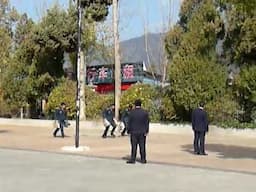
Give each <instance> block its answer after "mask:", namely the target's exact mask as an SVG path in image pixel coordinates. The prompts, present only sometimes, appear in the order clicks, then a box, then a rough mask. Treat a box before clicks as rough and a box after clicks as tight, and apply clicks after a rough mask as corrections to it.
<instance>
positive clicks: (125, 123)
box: [121, 105, 132, 136]
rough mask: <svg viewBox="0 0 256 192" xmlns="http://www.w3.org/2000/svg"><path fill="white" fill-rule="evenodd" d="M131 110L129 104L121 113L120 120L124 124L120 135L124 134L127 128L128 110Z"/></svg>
mask: <svg viewBox="0 0 256 192" xmlns="http://www.w3.org/2000/svg"><path fill="white" fill-rule="evenodd" d="M131 110H132V105H129V106H128V107H127V108H126V109H125V110H124V111H123V113H122V115H121V121H122V122H123V124H124V129H123V131H122V133H121V135H122V136H125V133H126V131H127V128H128V122H129V115H130V112H131Z"/></svg>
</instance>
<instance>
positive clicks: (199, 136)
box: [192, 102, 208, 155]
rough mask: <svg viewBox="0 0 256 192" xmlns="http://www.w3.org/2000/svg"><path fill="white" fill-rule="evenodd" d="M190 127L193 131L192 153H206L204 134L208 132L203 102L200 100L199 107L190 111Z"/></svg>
mask: <svg viewBox="0 0 256 192" xmlns="http://www.w3.org/2000/svg"><path fill="white" fill-rule="evenodd" d="M192 129H193V131H194V153H195V154H197V155H207V154H206V153H205V147H204V146H205V134H206V132H208V119H207V113H206V111H205V110H204V103H203V102H200V103H199V107H198V108H197V109H195V110H194V111H193V112H192Z"/></svg>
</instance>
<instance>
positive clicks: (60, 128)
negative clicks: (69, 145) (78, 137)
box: [53, 121, 65, 137]
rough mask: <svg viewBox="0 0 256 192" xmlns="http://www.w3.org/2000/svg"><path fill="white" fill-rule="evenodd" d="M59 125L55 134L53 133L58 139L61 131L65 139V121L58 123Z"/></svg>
mask: <svg viewBox="0 0 256 192" xmlns="http://www.w3.org/2000/svg"><path fill="white" fill-rule="evenodd" d="M58 123H59V127H57V128H56V129H55V130H54V132H53V135H54V136H55V137H56V135H57V133H58V131H59V130H60V131H61V136H62V137H64V123H65V122H64V121H58Z"/></svg>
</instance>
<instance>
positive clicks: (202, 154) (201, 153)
mask: <svg viewBox="0 0 256 192" xmlns="http://www.w3.org/2000/svg"><path fill="white" fill-rule="evenodd" d="M199 155H205V156H207V155H208V154H207V153H200V154H199Z"/></svg>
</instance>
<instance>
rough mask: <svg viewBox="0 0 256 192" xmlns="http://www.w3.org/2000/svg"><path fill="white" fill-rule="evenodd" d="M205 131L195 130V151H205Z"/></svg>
mask: <svg viewBox="0 0 256 192" xmlns="http://www.w3.org/2000/svg"><path fill="white" fill-rule="evenodd" d="M204 144H205V131H194V152H195V153H205V148H204Z"/></svg>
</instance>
